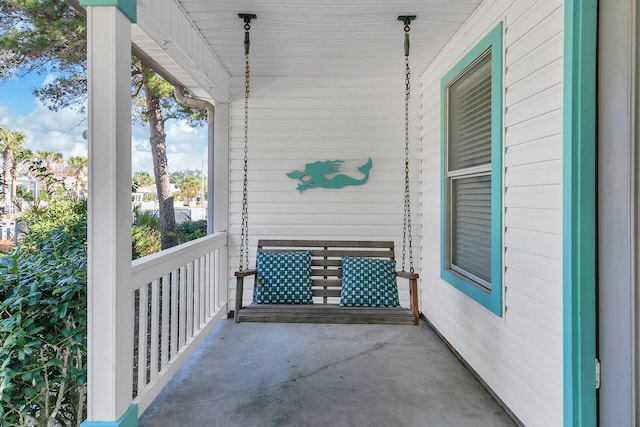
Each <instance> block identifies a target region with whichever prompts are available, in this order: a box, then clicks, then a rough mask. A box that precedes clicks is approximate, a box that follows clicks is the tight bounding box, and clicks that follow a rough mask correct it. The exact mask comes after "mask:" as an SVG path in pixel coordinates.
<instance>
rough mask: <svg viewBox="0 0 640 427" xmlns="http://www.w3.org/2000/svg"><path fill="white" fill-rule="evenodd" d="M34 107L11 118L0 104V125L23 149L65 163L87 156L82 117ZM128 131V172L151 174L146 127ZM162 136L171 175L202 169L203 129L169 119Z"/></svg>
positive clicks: (68, 110)
mask: <svg viewBox="0 0 640 427" xmlns="http://www.w3.org/2000/svg"><path fill="white" fill-rule="evenodd" d="M47 78H49V76H47ZM45 80H46V79H45ZM34 106H35V107H34V109H33V110H32V111H31V112H29V113H28V114H26V115H23V116H17V117H12V116H11V115H10V110H9V109H8V108H6V107H4V106H1V105H0V125H3V126H8V125H9V124H10V128H11V130H14V131H20V132H22V133H24V134H25V137H26V139H27V147H28V148H29V149H31V150H33V151H39V150H47V151H54V152H59V153H61V154H62V155H63V157H64V158H65V160H66V159H68V158H69V157H72V156H87V141H86V140H85V139H84V138H82V132H83V131H84V130H85V129H86V128H87V125H88V124H87V117H86V114H79V113H78V112H77V111H76V110H75V109H72V108H65V109H61V110H59V111H57V112H54V111H51V110H49V109H48V108H47V107H46V105H45V104H43V103H42V102H41V101H39V100H37V99H36V101H35V103H34ZM131 131H132V139H131V162H132V164H131V168H132V172H137V171H147V172H149V173H152V172H153V159H152V157H151V148H150V147H149V127H148V126H135V127H133V128H132V129H131ZM165 133H166V134H167V139H166V145H167V159H168V163H169V169H170V171H171V172H174V171H179V170H184V169H201V168H202V159H203V158H205V160H206V156H207V127H206V126H204V127H200V128H197V129H194V128H191V127H190V126H189V125H188V124H187V123H186V122H183V121H177V120H170V121H168V122H167V124H166V127H165ZM205 167H206V166H205Z"/></svg>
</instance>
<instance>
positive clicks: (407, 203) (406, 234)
mask: <svg viewBox="0 0 640 427" xmlns="http://www.w3.org/2000/svg"><path fill="white" fill-rule="evenodd" d="M414 18H415V17H414ZM404 22H405V25H404V65H405V80H404V83H405V89H404V221H403V227H402V271H405V258H406V255H407V246H408V248H409V272H410V273H413V272H414V269H413V237H412V234H411V192H410V191H409V98H410V97H411V68H410V67H409V31H410V30H411V27H410V26H409V24H410V23H411V18H409V19H405V20H404Z"/></svg>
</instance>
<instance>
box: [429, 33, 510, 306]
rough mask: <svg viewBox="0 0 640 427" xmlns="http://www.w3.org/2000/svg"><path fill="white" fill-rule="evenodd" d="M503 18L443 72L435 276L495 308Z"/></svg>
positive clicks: (498, 270) (497, 301) (499, 221)
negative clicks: (438, 254)
mask: <svg viewBox="0 0 640 427" xmlns="http://www.w3.org/2000/svg"><path fill="white" fill-rule="evenodd" d="M503 28H504V26H503V24H502V23H499V24H498V25H497V26H496V27H495V28H494V29H493V30H491V31H490V32H489V33H488V34H487V35H486V36H485V37H484V38H483V39H482V40H481V41H480V42H479V43H478V44H477V45H476V46H474V47H472V48H471V49H470V50H469V52H468V53H467V54H466V55H465V56H464V57H463V58H462V59H461V60H460V61H459V62H458V63H457V64H455V65H454V66H453V68H452V69H451V70H450V71H449V72H448V73H446V74H445V75H444V76H443V77H442V81H441V95H442V98H441V101H442V109H441V111H442V122H441V123H442V140H441V144H442V145H441V150H442V163H441V170H440V172H441V192H442V193H441V201H442V204H441V216H440V227H441V230H440V242H441V258H440V277H441V278H442V279H443V280H444V281H445V282H447V283H449V284H450V285H452V286H454V287H455V288H457V289H458V290H460V291H461V292H462V293H464V294H466V295H467V296H468V297H470V298H472V299H473V300H475V301H476V302H477V303H479V304H481V305H482V306H484V307H485V308H487V309H488V310H490V311H491V312H493V313H494V314H495V315H497V316H502V315H503V308H504V307H503V304H502V292H503V291H502V275H503V266H502V254H503V252H504V248H503V244H502V239H503V236H502V234H503V229H502V196H503V189H502V171H503V169H502V155H503V148H502V133H503V127H502V116H503V111H502V95H503V85H502V77H503V74H504V70H503V42H502V36H503Z"/></svg>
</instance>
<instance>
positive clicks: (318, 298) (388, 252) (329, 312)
mask: <svg viewBox="0 0 640 427" xmlns="http://www.w3.org/2000/svg"><path fill="white" fill-rule="evenodd" d="M238 16H239V17H240V18H241V19H243V20H244V29H245V38H244V49H245V80H246V84H245V101H247V102H245V134H244V152H245V157H244V182H243V184H244V188H243V199H242V232H241V245H240V268H239V271H237V272H235V276H236V280H237V282H236V300H235V311H234V319H235V322H278V323H360V324H374V323H375V324H407V325H418V324H419V322H420V318H419V311H418V274H416V273H414V270H413V251H412V245H411V210H410V200H409V137H408V99H409V75H410V69H409V60H408V57H409V29H410V28H409V26H410V24H411V21H412V20H413V19H415V16H399V17H398V20H401V21H403V22H404V31H405V45H404V46H405V47H404V49H405V57H406V61H405V64H406V73H405V77H406V79H405V82H406V91H405V97H406V99H405V119H406V120H405V126H406V129H405V155H406V157H405V194H404V195H405V203H404V229H403V251H402V269H403V271H396V272H395V276H396V277H399V278H402V279H406V280H407V281H408V285H409V300H410V308H405V307H400V306H395V307H345V306H341V305H339V304H338V300H339V299H340V297H341V293H342V291H343V281H342V279H343V266H342V262H343V257H357V258H365V259H368V258H373V259H385V260H395V250H394V242H393V241H355V240H277V239H271V240H259V241H258V246H257V252H258V253H260V252H265V253H272V254H273V253H281V254H286V253H296V252H300V251H310V253H311V257H310V258H311V261H310V263H311V274H310V276H311V280H310V281H311V293H312V296H313V303H312V304H257V303H255V299H256V295H255V286H254V302H253V303H252V304H250V305H247V306H243V297H244V285H245V278H249V277H253V278H254V284H255V283H257V282H258V269H245V268H244V266H248V265H249V255H248V254H249V245H248V241H249V239H248V214H247V212H248V209H247V206H248V204H247V156H246V153H247V151H248V150H247V142H248V98H249V81H250V76H249V30H250V22H251V20H252V19H255V18H256V15H253V14H238ZM407 244H408V254H409V265H410V271H409V272H406V271H404V266H405V253H406V252H407V251H406V248H407Z"/></svg>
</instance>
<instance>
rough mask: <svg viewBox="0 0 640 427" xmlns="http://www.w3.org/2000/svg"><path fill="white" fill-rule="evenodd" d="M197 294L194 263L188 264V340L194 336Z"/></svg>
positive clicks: (186, 336)
mask: <svg viewBox="0 0 640 427" xmlns="http://www.w3.org/2000/svg"><path fill="white" fill-rule="evenodd" d="M194 299H195V296H194V295H193V263H192V262H190V263H189V264H187V301H186V304H187V333H186V335H185V338H186V339H187V341H188V340H189V339H190V338H191V337H192V336H193V306H194Z"/></svg>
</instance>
